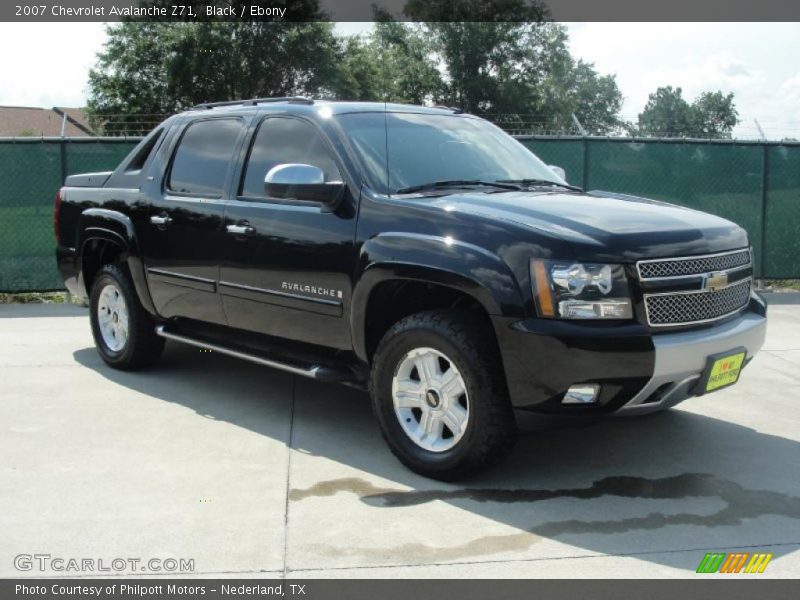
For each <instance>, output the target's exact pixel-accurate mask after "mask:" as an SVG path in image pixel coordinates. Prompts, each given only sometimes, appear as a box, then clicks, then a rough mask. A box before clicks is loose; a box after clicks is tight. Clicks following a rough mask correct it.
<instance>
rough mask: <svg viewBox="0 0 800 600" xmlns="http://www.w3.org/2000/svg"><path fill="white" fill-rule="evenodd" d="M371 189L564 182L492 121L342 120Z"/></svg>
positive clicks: (382, 116) (404, 116)
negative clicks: (471, 182) (459, 182)
mask: <svg viewBox="0 0 800 600" xmlns="http://www.w3.org/2000/svg"><path fill="white" fill-rule="evenodd" d="M339 122H340V124H341V126H342V127H343V128H344V130H345V132H346V133H347V136H348V138H349V139H350V141H351V143H352V145H353V147H354V149H355V151H356V153H357V154H358V158H359V159H360V160H361V162H362V163H363V165H364V168H365V169H366V171H367V177H368V178H369V180H370V186H371V187H372V188H373V189H375V190H376V191H378V192H380V193H384V194H386V193H388V194H396V193H398V190H403V189H406V188H413V187H415V186H420V185H426V184H430V183H434V182H437V181H440V182H441V181H454V180H480V181H487V182H491V181H497V180H506V181H508V180H544V181H549V182H553V183H555V184H564V181H562V180H561V179H559V177H558V176H557V175H556V174H555V173H553V171H551V170H550V169H549V168H548V167H547V165H545V164H544V163H543V162H542V161H541V160H539V159H538V158H537V157H536V156H535V155H534V154H533V153H532V152H531V151H530V150H528V149H527V148H525V147H524V146H523V145H522V144H521V143H519V142H518V141H517V140H515V139H514V138H512V137H511V136H510V135H508V134H507V133H505V132H504V131H503V130H501V129H499V128H498V127H495V126H494V125H492V124H491V123H489V122H488V121H484V120H483V119H478V118H475V117H468V116H458V115H444V114H442V115H438V114H418V113H395V112H387V113H352V114H342V115H340V116H339Z"/></svg>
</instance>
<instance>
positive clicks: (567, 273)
mask: <svg viewBox="0 0 800 600" xmlns="http://www.w3.org/2000/svg"><path fill="white" fill-rule="evenodd" d="M531 280H532V281H533V295H534V297H535V298H536V309H537V310H538V312H539V316H541V317H548V318H561V319H632V318H633V306H632V305H631V300H630V293H629V291H628V280H627V278H626V277H625V269H624V268H623V267H622V265H606V264H594V263H577V262H572V261H558V260H532V261H531Z"/></svg>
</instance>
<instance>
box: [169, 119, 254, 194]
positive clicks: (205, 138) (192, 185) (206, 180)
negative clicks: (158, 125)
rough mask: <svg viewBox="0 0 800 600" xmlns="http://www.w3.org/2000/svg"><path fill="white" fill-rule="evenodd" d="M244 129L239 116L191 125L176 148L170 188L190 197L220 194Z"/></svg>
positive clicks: (197, 122)
mask: <svg viewBox="0 0 800 600" xmlns="http://www.w3.org/2000/svg"><path fill="white" fill-rule="evenodd" d="M242 128H243V124H242V121H241V120H240V119H237V118H230V119H208V120H205V121H196V122H194V123H192V124H191V125H189V126H188V127H187V128H186V131H184V133H183V136H182V137H181V141H180V142H179V144H178V148H177V150H176V151H175V155H174V158H173V160H172V169H171V170H170V175H169V182H168V184H167V188H168V189H169V190H170V191H172V192H177V193H179V194H186V195H190V196H204V197H212V198H219V197H221V196H222V193H223V190H224V188H225V178H226V176H227V174H228V169H229V168H230V164H231V162H232V160H233V154H234V152H235V150H236V146H237V141H238V139H239V135H240V134H241V132H242Z"/></svg>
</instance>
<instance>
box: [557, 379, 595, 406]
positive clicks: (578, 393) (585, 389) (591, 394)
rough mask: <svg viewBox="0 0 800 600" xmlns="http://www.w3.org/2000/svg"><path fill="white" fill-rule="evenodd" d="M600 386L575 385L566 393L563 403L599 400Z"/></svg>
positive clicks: (589, 402)
mask: <svg viewBox="0 0 800 600" xmlns="http://www.w3.org/2000/svg"><path fill="white" fill-rule="evenodd" d="M599 393H600V386H599V385H597V384H588V385H587V384H585V383H584V384H581V385H573V386H572V387H571V388H569V389H568V390H567V393H566V394H564V399H563V400H562V401H561V404H592V403H593V402H595V401H596V400H597V395H598V394H599Z"/></svg>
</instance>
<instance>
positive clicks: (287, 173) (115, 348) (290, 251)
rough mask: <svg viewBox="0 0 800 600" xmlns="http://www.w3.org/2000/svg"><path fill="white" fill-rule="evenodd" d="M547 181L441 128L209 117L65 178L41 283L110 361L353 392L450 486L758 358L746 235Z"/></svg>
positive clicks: (446, 123)
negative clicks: (206, 358)
mask: <svg viewBox="0 0 800 600" xmlns="http://www.w3.org/2000/svg"><path fill="white" fill-rule="evenodd" d="M558 171H559V170H558V169H557V168H553V167H548V166H547V165H545V164H544V163H543V162H542V161H540V160H539V159H538V158H537V157H536V156H535V155H534V154H533V153H531V152H530V151H529V150H527V149H526V148H525V147H523V146H522V145H521V144H520V143H519V142H518V141H516V140H515V139H513V138H511V137H510V136H508V135H507V134H505V133H504V132H503V131H501V130H500V129H498V128H496V127H495V126H493V125H491V124H490V123H488V122H487V121H484V120H482V119H480V118H477V117H475V116H471V115H467V114H460V112H459V111H457V110H452V109H446V108H426V107H417V106H402V105H391V104H389V105H387V104H383V103H374V104H373V103H350V102H342V103H339V102H322V101H313V100H309V99H305V98H269V99H255V100H247V101H241V102H224V103H213V104H205V105H200V106H197V107H195V108H194V109H192V110H189V111H186V112H184V113H182V114H179V115H176V116H173V117H171V118H169V119H167V120H166V121H164V123H163V124H161V125H160V126H159V127H157V128H156V129H155V130H154V131H153V132H152V133H151V134H150V135H148V136H147V137H146V138H145V139H144V140H142V142H141V143H140V144H139V145H138V146H137V147H136V148H135V149H134V150H133V151H132V152H131V153H130V155H129V156H128V157H127V158H126V159H125V160H123V161H122V164H120V165H119V167H118V168H117V169H116V170H115V171H113V172H108V173H90V174H86V175H73V176H70V177H68V178H67V180H66V183H65V186H64V187H63V188H62V189H61V190H60V191H59V192H58V194H57V198H56V204H55V215H54V219H55V234H56V239H57V260H58V266H59V269H60V271H61V273H62V275H63V277H64V280H65V282H66V286H67V288H68V289H69V290H70V291H71V292H72V293H73V294H75V295H78V296H81V297H83V298H86V299H88V300H89V302H90V306H91V312H90V319H91V326H92V333H93V334H94V339H95V342H96V344H97V349H98V351H99V352H100V355H101V356H102V357H103V359H104V360H105V361H106V362H107V363H108V364H109V365H111V366H113V367H116V368H120V369H134V368H140V367H144V366H147V365H150V364H152V363H153V362H154V361H156V360H157V359H158V358H159V355H160V354H161V351H162V348H163V345H164V340H165V338H166V339H172V340H178V341H180V342H185V343H189V344H194V345H196V346H200V347H203V348H209V349H212V350H214V351H218V352H222V353H226V354H231V355H234V356H238V357H241V358H244V359H248V360H252V361H255V362H257V363H261V364H264V365H267V366H270V367H274V368H278V369H283V370H285V371H289V372H290V373H294V374H295V375H302V376H307V377H312V378H316V379H318V380H323V381H332V382H340V383H344V384H348V385H353V386H358V387H362V388H368V389H369V391H370V394H371V397H372V403H373V409H374V412H375V415H376V417H377V420H378V423H379V424H380V427H381V430H382V432H383V435H384V437H385V439H386V441H387V443H388V444H389V446H390V447H391V449H392V451H393V452H394V453H395V454H396V455H397V457H398V458H399V459H400V460H401V461H402V462H403V463H405V464H406V465H407V466H408V467H410V468H411V469H413V470H415V471H417V472H419V473H422V474H425V475H428V476H431V477H435V478H439V479H453V478H457V477H460V476H463V475H465V474H467V473H469V472H471V471H473V470H475V469H477V468H479V467H481V466H483V465H485V464H487V463H488V462H490V461H491V460H493V459H495V458H496V457H497V456H499V455H500V454H502V453H503V452H504V451H506V450H507V449H508V448H509V447H510V446H511V444H512V443H513V440H514V437H515V434H516V420H515V409H517V410H528V411H540V412H548V413H567V414H574V415H594V414H611V413H613V414H641V413H646V412H651V411H655V410H661V409H664V408H669V407H671V406H674V405H675V404H677V403H678V402H680V401H682V400H684V399H686V398H688V397H690V396H696V395H701V394H705V393H708V392H711V391H714V390H717V389H720V388H723V387H726V386H728V385H731V384H733V383H735V382H736V381H737V379H738V377H739V373H740V371H741V369H742V367H743V366H744V365H745V364H747V362H748V361H749V360H750V359H752V357H753V355H754V354H755V353H756V352H757V351H758V350H759V349H760V348H761V346H762V344H763V341H764V335H765V331H766V304H765V302H764V301H763V300H762V299H761V297H760V296H759V295H758V294H756V293H755V291H754V289H753V279H752V277H753V261H752V251H751V248H750V247H749V242H748V238H747V235H746V233H745V232H744V231H743V230H742V229H741V228H740V227H738V226H736V225H735V224H733V223H731V222H729V221H726V220H725V219H722V218H719V217H716V216H711V215H708V214H705V213H702V212H698V211H695V210H690V209H686V208H681V207H678V206H673V205H670V204H665V203H663V202H656V201H653V200H647V199H644V198H637V197H630V196H624V195H620V194H613V193H606V192H584V191H583V190H581V189H579V188H577V187H574V186H571V185H569V184H567V182H566V181H565V180H564V178H563V177H562V176H560V174H558ZM343 443H344V442H343Z"/></svg>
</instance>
